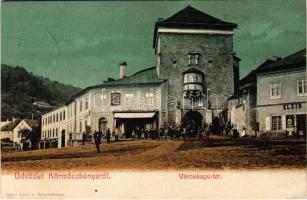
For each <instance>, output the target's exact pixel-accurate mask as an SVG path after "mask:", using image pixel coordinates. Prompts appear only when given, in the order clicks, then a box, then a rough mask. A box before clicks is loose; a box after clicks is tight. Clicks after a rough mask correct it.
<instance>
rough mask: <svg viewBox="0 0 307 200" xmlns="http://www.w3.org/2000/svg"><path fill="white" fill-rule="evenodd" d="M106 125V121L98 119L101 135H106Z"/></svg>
mask: <svg viewBox="0 0 307 200" xmlns="http://www.w3.org/2000/svg"><path fill="white" fill-rule="evenodd" d="M107 123H108V121H107V120H106V118H104V117H101V118H100V119H99V122H98V128H99V131H101V132H102V133H106V131H107Z"/></svg>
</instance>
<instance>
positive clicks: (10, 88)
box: [1, 64, 81, 120]
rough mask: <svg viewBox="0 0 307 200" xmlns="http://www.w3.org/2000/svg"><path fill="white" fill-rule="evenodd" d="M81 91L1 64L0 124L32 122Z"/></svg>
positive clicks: (22, 69) (17, 67)
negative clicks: (6, 120)
mask: <svg viewBox="0 0 307 200" xmlns="http://www.w3.org/2000/svg"><path fill="white" fill-rule="evenodd" d="M80 90H81V88H77V87H73V86H71V85H66V84H63V83H59V82H57V81H51V80H49V79H48V78H44V77H41V76H36V75H34V74H32V73H31V72H28V71H27V70H25V69H24V68H23V67H19V66H16V67H12V66H9V65H6V64H1V120H5V119H12V117H15V118H31V117H32V114H33V117H34V118H35V119H39V117H40V115H41V114H42V113H44V112H46V111H49V110H51V109H53V108H55V107H56V106H59V105H61V104H64V103H65V102H66V101H67V100H68V99H69V98H70V97H71V96H72V95H74V94H76V93H77V92H79V91H80Z"/></svg>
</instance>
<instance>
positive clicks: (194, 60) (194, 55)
mask: <svg viewBox="0 0 307 200" xmlns="http://www.w3.org/2000/svg"><path fill="white" fill-rule="evenodd" d="M199 57H200V54H199V52H198V51H196V50H192V51H189V53H188V64H189V65H198V63H199Z"/></svg>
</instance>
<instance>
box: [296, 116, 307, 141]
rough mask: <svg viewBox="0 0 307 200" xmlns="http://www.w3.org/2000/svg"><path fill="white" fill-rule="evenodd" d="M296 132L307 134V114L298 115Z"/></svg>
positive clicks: (300, 134)
mask: <svg viewBox="0 0 307 200" xmlns="http://www.w3.org/2000/svg"><path fill="white" fill-rule="evenodd" d="M296 132H297V135H299V136H302V135H306V114H302V115H296Z"/></svg>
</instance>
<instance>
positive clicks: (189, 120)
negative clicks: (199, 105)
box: [181, 110, 203, 129]
mask: <svg viewBox="0 0 307 200" xmlns="http://www.w3.org/2000/svg"><path fill="white" fill-rule="evenodd" d="M202 120H203V116H202V115H201V114H200V113H199V112H198V111H194V110H191V111H188V112H187V113H186V114H185V115H184V116H183V118H182V120H181V122H182V126H183V127H188V128H191V129H199V128H201V127H202Z"/></svg>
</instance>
